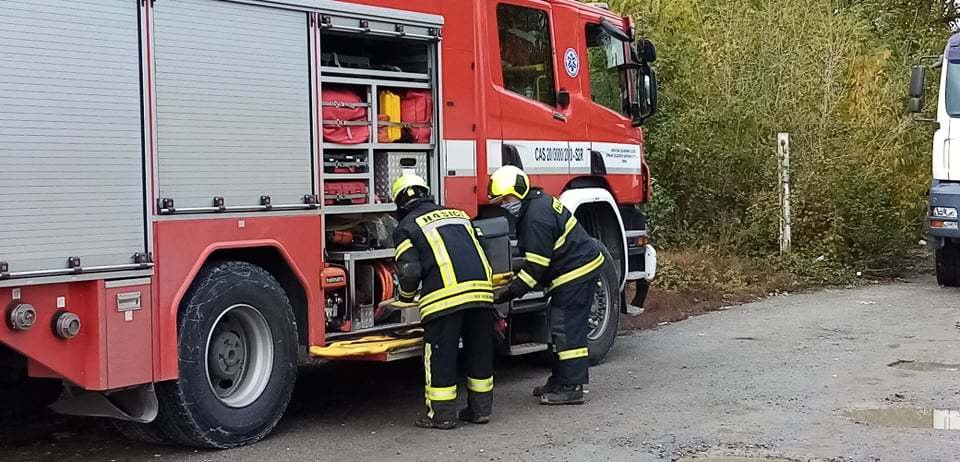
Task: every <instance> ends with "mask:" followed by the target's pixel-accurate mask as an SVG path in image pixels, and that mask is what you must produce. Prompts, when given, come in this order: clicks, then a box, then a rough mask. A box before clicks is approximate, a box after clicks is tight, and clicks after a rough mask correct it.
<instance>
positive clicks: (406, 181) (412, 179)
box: [390, 173, 430, 203]
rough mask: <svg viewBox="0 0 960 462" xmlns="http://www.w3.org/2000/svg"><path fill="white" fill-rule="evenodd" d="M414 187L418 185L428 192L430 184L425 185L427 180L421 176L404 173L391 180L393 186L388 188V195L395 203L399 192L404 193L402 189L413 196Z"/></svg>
mask: <svg viewBox="0 0 960 462" xmlns="http://www.w3.org/2000/svg"><path fill="white" fill-rule="evenodd" d="M414 187H420V188H423V189H424V190H425V191H426V192H428V193H429V192H430V186H428V185H427V182H426V181H425V180H424V179H423V178H420V177H419V176H418V175H415V174H413V173H404V174H403V175H400V177H399V178H397V179H396V181H394V182H393V186H392V187H391V188H390V197H391V198H392V199H393V202H394V203H396V202H397V199H399V198H400V194H402V193H404V191H406V193H407V194H408V195H410V196H413V195H414V192H413V189H412V188H414Z"/></svg>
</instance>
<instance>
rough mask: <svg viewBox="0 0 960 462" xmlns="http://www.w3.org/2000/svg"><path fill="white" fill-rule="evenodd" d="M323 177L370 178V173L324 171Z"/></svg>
mask: <svg viewBox="0 0 960 462" xmlns="http://www.w3.org/2000/svg"><path fill="white" fill-rule="evenodd" d="M322 178H323V179H324V180H369V179H370V173H324V174H323V177H322ZM331 207H333V206H331Z"/></svg>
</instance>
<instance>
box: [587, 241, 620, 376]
mask: <svg viewBox="0 0 960 462" xmlns="http://www.w3.org/2000/svg"><path fill="white" fill-rule="evenodd" d="M601 250H602V251H603V256H604V258H605V260H606V263H604V265H603V269H602V270H601V271H600V277H599V278H598V279H597V291H596V294H595V295H594V302H593V306H592V307H591V308H590V318H589V320H588V324H589V329H590V330H589V331H588V332H587V346H588V347H589V351H590V365H592V366H596V365H597V364H600V363H602V362H603V360H604V359H605V358H606V356H607V353H608V352H609V351H610V349H611V348H613V342H614V341H615V340H616V339H617V331H618V330H619V329H620V303H621V298H620V282H619V281H620V279H619V276H618V274H617V267H616V266H615V264H614V259H613V257H612V256H611V255H610V252H609V251H608V250H607V247H606V246H603V245H601Z"/></svg>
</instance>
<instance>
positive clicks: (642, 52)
mask: <svg viewBox="0 0 960 462" xmlns="http://www.w3.org/2000/svg"><path fill="white" fill-rule="evenodd" d="M637 54H638V55H639V58H640V60H641V61H643V62H645V63H652V62H654V61H656V60H657V47H656V45H654V44H653V42H651V41H649V40H647V39H643V40H641V41H640V45H639V46H637Z"/></svg>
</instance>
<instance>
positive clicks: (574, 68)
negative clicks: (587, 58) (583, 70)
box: [563, 48, 580, 77]
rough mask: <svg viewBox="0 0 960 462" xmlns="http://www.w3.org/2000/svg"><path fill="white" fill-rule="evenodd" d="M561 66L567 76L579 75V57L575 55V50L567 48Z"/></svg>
mask: <svg viewBox="0 0 960 462" xmlns="http://www.w3.org/2000/svg"><path fill="white" fill-rule="evenodd" d="M563 66H564V67H566V68H567V75H569V76H570V77H576V76H577V74H579V73H580V56H579V55H577V50H574V49H573V48H567V52H566V53H564V54H563Z"/></svg>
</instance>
